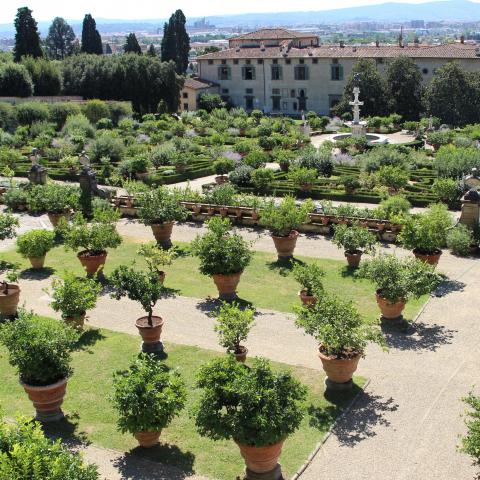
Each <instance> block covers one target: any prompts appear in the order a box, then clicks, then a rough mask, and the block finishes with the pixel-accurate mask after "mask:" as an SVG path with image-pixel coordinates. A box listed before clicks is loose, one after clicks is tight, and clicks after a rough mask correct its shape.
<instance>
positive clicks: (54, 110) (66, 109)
mask: <svg viewBox="0 0 480 480" xmlns="http://www.w3.org/2000/svg"><path fill="white" fill-rule="evenodd" d="M49 110H50V117H49V120H50V121H51V122H54V123H55V124H56V125H57V129H58V130H61V129H62V128H63V126H64V125H65V122H66V121H67V118H68V117H69V116H73V115H79V114H80V107H79V106H78V105H77V104H76V103H72V102H55V103H52V104H51V105H50V108H49Z"/></svg>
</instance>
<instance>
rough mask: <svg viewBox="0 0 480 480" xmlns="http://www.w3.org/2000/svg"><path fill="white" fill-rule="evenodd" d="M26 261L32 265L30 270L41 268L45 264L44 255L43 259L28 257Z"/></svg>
mask: <svg viewBox="0 0 480 480" xmlns="http://www.w3.org/2000/svg"><path fill="white" fill-rule="evenodd" d="M28 259H29V260H30V263H31V264H32V268H43V265H44V263H45V255H43V257H28Z"/></svg>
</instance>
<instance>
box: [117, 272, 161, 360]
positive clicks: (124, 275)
mask: <svg viewBox="0 0 480 480" xmlns="http://www.w3.org/2000/svg"><path fill="white" fill-rule="evenodd" d="M110 282H111V284H112V286H113V288H114V289H115V290H114V292H113V293H112V294H111V297H112V298H115V299H116V300H120V298H122V297H128V298H129V299H130V300H133V301H134V302H138V303H140V305H141V306H142V308H143V309H144V310H145V312H146V313H147V316H143V317H140V318H138V319H137V321H136V322H135V326H136V327H137V329H138V331H139V333H140V335H141V337H142V340H143V343H142V351H144V352H148V353H150V352H161V351H163V345H162V342H161V341H160V336H161V334H162V327H163V323H164V320H163V318H162V317H159V316H156V315H153V309H154V307H155V305H156V304H157V302H158V300H159V299H160V298H162V297H165V296H166V293H167V291H166V290H165V288H164V286H163V285H162V282H161V281H160V278H159V276H158V273H157V272H156V271H155V270H148V271H146V272H144V271H141V270H135V269H134V268H133V267H127V266H125V265H121V266H120V267H118V268H116V269H115V270H114V271H113V273H112V275H111V277H110Z"/></svg>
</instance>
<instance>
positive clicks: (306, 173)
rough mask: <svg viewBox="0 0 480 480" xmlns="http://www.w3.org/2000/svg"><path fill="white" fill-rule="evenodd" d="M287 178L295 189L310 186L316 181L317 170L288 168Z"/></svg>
mask: <svg viewBox="0 0 480 480" xmlns="http://www.w3.org/2000/svg"><path fill="white" fill-rule="evenodd" d="M287 178H288V179H289V180H290V181H291V182H292V183H293V185H294V186H295V187H297V188H302V187H309V186H312V185H313V184H314V183H315V181H316V180H317V170H316V169H315V168H302V167H294V168H290V170H289V172H288V174H287Z"/></svg>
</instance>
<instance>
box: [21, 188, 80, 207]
mask: <svg viewBox="0 0 480 480" xmlns="http://www.w3.org/2000/svg"><path fill="white" fill-rule="evenodd" d="M30 197H31V198H33V197H36V198H37V199H38V207H37V208H41V209H42V210H44V211H46V212H48V213H65V212H69V211H70V210H76V209H78V207H79V202H80V191H79V189H78V188H77V187H71V186H68V185H62V184H59V183H47V185H36V186H34V187H32V189H31V191H30ZM29 203H30V200H29Z"/></svg>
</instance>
